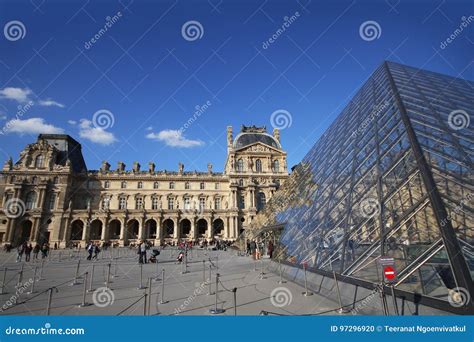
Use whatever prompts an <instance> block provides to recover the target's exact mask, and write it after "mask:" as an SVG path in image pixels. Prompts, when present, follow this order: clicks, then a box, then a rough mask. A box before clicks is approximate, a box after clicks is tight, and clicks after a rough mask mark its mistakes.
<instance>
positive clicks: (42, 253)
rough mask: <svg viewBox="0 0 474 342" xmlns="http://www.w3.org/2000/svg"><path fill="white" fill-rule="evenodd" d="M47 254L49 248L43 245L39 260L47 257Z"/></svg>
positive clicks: (45, 244)
mask: <svg viewBox="0 0 474 342" xmlns="http://www.w3.org/2000/svg"><path fill="white" fill-rule="evenodd" d="M48 253H49V246H48V244H47V243H44V244H43V248H41V258H42V259H44V258H46V257H47V256H48Z"/></svg>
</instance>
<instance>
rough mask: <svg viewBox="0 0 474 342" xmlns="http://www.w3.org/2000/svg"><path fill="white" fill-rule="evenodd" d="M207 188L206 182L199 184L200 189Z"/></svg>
mask: <svg viewBox="0 0 474 342" xmlns="http://www.w3.org/2000/svg"><path fill="white" fill-rule="evenodd" d="M205 188H206V186H205V185H204V182H201V183H200V184H199V189H201V190H204V189H205Z"/></svg>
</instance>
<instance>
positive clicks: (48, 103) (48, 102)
mask: <svg viewBox="0 0 474 342" xmlns="http://www.w3.org/2000/svg"><path fill="white" fill-rule="evenodd" d="M38 104H39V105H40V106H46V107H52V106H55V107H59V108H64V105H63V104H62V103H59V102H56V101H54V100H51V99H48V100H39V101H38Z"/></svg>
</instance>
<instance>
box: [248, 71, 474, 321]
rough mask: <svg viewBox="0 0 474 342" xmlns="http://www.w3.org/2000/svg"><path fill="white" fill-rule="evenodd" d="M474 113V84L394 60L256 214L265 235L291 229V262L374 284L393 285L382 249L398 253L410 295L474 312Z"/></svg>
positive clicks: (285, 243) (287, 245)
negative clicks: (473, 119)
mask: <svg viewBox="0 0 474 342" xmlns="http://www.w3.org/2000/svg"><path fill="white" fill-rule="evenodd" d="M469 113H474V82H471V81H467V80H464V79H459V78H453V77H450V76H446V75H442V74H438V73H434V72H430V71H425V70H420V69H415V68H412V67H408V66H405V65H401V64H396V63H393V62H384V63H383V64H382V65H381V66H380V67H378V68H377V70H376V71H375V72H374V73H373V75H372V76H371V77H370V78H369V79H368V80H367V81H366V82H365V84H364V85H363V86H362V88H361V89H360V90H359V91H358V92H357V94H356V95H355V96H354V98H353V99H352V100H351V101H350V102H349V103H348V105H347V106H346V107H345V109H344V110H343V111H342V112H341V114H340V115H339V116H338V117H337V118H336V120H335V121H334V123H333V124H332V125H331V126H330V127H329V129H328V130H327V131H326V132H325V133H324V134H323V135H322V137H321V138H320V139H319V140H318V141H317V142H316V144H315V145H314V146H313V147H312V148H311V150H310V151H309V152H308V154H307V155H306V156H305V157H304V159H303V160H302V162H301V163H299V164H298V165H297V166H296V168H294V170H293V173H292V175H291V176H290V178H289V179H288V180H287V181H286V183H285V184H284V185H283V186H282V188H281V189H280V190H279V191H277V192H276V194H275V196H274V197H273V198H272V200H271V201H270V202H269V203H267V205H266V207H265V209H264V210H263V212H262V213H261V214H260V215H258V216H257V217H256V219H255V220H254V221H253V223H252V228H253V229H254V230H253V232H254V233H255V234H257V233H256V232H262V231H265V229H266V228H271V227H280V228H282V230H281V231H280V233H279V243H278V244H277V250H276V251H277V252H278V253H277V254H279V255H280V256H282V259H283V260H284V261H286V262H290V263H293V264H295V265H301V264H302V263H306V264H307V265H309V267H310V268H312V269H313V270H315V271H316V272H322V274H325V273H326V274H328V272H332V271H335V272H336V273H337V274H338V275H339V276H340V277H341V278H342V279H344V280H346V281H349V282H353V283H357V284H358V282H359V283H360V284H362V285H363V286H366V285H367V284H373V285H374V286H375V284H379V283H382V282H383V275H382V271H381V266H380V262H379V261H380V257H381V256H383V257H388V258H393V259H394V261H395V268H396V271H397V277H396V279H395V282H394V284H393V285H394V286H395V289H397V291H399V293H404V294H408V295H407V297H408V299H411V300H414V301H416V300H419V301H421V302H422V303H424V304H427V305H430V306H434V307H438V308H441V309H445V310H449V311H453V312H458V313H472V312H473V298H474V285H473V282H472V279H473V275H474V205H473V203H474V174H473V156H474V150H473V146H474V131H473V128H472V124H471V126H469V121H470V116H469ZM453 291H454V292H453ZM453 293H454V294H457V296H456V297H455V298H456V300H454V301H453V300H452V295H453ZM417 298H418V299H417Z"/></svg>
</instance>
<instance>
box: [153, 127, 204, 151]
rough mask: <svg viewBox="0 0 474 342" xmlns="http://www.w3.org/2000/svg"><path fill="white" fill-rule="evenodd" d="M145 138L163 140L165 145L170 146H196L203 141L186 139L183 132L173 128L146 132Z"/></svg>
mask: <svg viewBox="0 0 474 342" xmlns="http://www.w3.org/2000/svg"><path fill="white" fill-rule="evenodd" d="M146 138H148V139H153V140H158V141H163V142H164V143H165V144H166V145H167V146H171V147H184V148H188V147H196V146H202V145H204V142H202V141H200V140H191V139H186V138H185V137H184V136H183V132H181V131H179V130H173V129H165V130H163V131H160V132H159V133H153V132H151V133H148V134H147V135H146Z"/></svg>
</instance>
